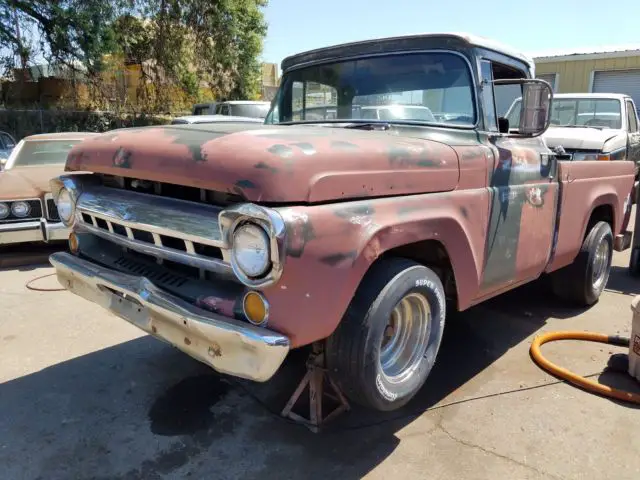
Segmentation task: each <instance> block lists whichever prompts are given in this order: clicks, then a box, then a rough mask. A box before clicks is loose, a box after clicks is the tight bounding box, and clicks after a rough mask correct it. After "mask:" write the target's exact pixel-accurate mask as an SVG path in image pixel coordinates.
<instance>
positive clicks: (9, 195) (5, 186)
mask: <svg viewBox="0 0 640 480" xmlns="http://www.w3.org/2000/svg"><path fill="white" fill-rule="evenodd" d="M63 171H64V165H42V166H37V167H14V168H12V169H10V170H2V171H1V172H0V200H19V199H25V198H40V197H42V196H43V195H44V194H45V193H48V192H50V191H51V188H50V187H49V180H51V179H52V178H54V177H57V176H58V175H60V174H61V173H62V172H63Z"/></svg>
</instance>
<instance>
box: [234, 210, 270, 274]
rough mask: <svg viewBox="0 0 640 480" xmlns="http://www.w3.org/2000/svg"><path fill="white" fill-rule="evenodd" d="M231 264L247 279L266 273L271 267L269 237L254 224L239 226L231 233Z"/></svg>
mask: <svg viewBox="0 0 640 480" xmlns="http://www.w3.org/2000/svg"><path fill="white" fill-rule="evenodd" d="M231 258H232V262H233V263H234V264H235V266H236V267H237V268H238V269H239V270H240V272H241V273H242V274H244V275H246V276H247V277H249V278H257V277H260V276H261V275H264V274H265V273H267V271H268V269H269V267H270V265H271V252H270V248H269V235H267V232H265V231H264V229H263V228H262V227H260V226H258V225H256V224H254V223H245V224H243V225H240V226H239V227H237V228H236V229H235V231H234V232H233V244H232V250H231Z"/></svg>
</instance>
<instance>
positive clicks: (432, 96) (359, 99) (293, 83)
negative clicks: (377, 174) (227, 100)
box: [265, 52, 476, 127]
mask: <svg viewBox="0 0 640 480" xmlns="http://www.w3.org/2000/svg"><path fill="white" fill-rule="evenodd" d="M474 105H475V104H474V92H473V81H472V76H471V72H470V71H469V67H468V64H467V62H465V60H464V59H463V58H462V57H461V56H459V55H456V54H453V53H445V52H442V53H440V52H438V53H411V54H406V53H404V54H393V55H385V56H376V57H366V58H360V59H355V60H345V61H340V62H333V63H323V64H321V65H311V66H308V67H303V68H298V69H295V70H292V71H290V72H288V73H286V74H285V75H284V78H283V81H282V84H281V87H280V89H279V90H278V93H277V95H276V99H275V101H274V102H273V104H272V107H271V110H270V111H269V114H268V115H267V118H266V122H265V123H298V122H307V123H308V122H323V121H327V120H330V121H333V122H336V121H338V122H339V121H346V122H352V121H367V122H370V121H371V119H374V120H379V121H384V122H387V123H389V122H411V123H429V124H445V125H452V126H466V127H469V126H473V125H475V123H476V111H475V107H474Z"/></svg>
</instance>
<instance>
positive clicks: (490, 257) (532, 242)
mask: <svg viewBox="0 0 640 480" xmlns="http://www.w3.org/2000/svg"><path fill="white" fill-rule="evenodd" d="M491 63H492V68H491V75H492V78H494V79H499V78H524V77H526V74H525V73H524V72H523V71H517V70H516V71H513V69H512V68H509V67H508V66H506V65H500V64H496V62H491ZM481 67H482V68H481V69H482V71H483V76H486V75H488V72H487V68H486V62H482V63H481ZM483 83H484V85H485V86H484V87H483V89H484V88H487V87H486V86H487V84H486V82H483ZM503 86H507V87H510V90H513V85H495V86H493V91H494V96H495V106H498V105H499V104H500V105H504V106H505V107H504V110H505V112H502V111H500V110H498V109H496V110H495V116H496V117H497V118H498V119H499V122H498V124H500V123H502V124H503V127H502V128H504V127H505V126H504V115H505V113H506V109H507V108H508V107H509V105H511V103H512V102H513V100H514V99H501V100H500V101H499V97H500V96H501V92H500V89H501V87H503ZM518 90H519V88H518ZM483 93H484V92H483ZM509 95H510V96H514V95H515V96H520V95H521V92H520V91H516V92H509ZM483 105H484V107H485V110H487V108H490V106H489V107H488V106H487V105H486V100H485V101H484V103H483ZM490 117H491V115H490V114H489V118H490ZM515 127H516V128H517V125H516V126H515ZM489 138H490V143H491V146H492V150H493V152H494V162H493V172H492V175H491V177H490V179H489V182H488V187H487V188H488V190H489V194H490V204H489V224H488V229H487V243H486V246H485V262H484V270H483V275H482V282H481V291H480V296H482V297H484V296H489V295H491V294H492V293H495V292H497V291H500V290H504V289H508V288H510V287H512V286H514V285H516V284H520V283H524V282H526V281H528V280H532V279H535V278H537V277H538V276H539V275H540V274H541V273H542V271H543V270H544V268H545V266H546V265H547V262H548V260H549V257H550V255H551V246H552V244H553V241H554V234H555V227H556V208H557V205H558V181H557V178H556V175H555V173H556V168H557V163H556V161H555V157H554V155H553V154H552V152H551V151H550V150H549V149H548V148H547V146H546V144H545V143H544V141H543V140H542V138H541V137H535V138H528V139H526V138H510V137H508V136H507V134H506V133H505V132H499V133H496V134H492V135H490V137H489Z"/></svg>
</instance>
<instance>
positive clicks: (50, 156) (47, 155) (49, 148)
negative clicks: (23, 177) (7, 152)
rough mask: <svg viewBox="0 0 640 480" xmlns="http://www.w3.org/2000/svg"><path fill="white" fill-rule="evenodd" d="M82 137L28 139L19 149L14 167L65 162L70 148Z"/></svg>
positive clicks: (13, 163) (14, 160) (13, 162)
mask: <svg viewBox="0 0 640 480" xmlns="http://www.w3.org/2000/svg"><path fill="white" fill-rule="evenodd" d="M81 141H82V140H81V139H77V140H76V139H74V140H28V141H26V142H24V143H23V144H22V146H21V147H20V148H19V149H17V154H16V156H15V158H14V159H13V161H12V162H11V164H12V165H11V166H12V167H31V166H37V165H49V164H63V163H65V162H66V161H67V154H68V153H69V150H71V148H72V147H73V146H74V145H75V144H76V143H79V142H81Z"/></svg>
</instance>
